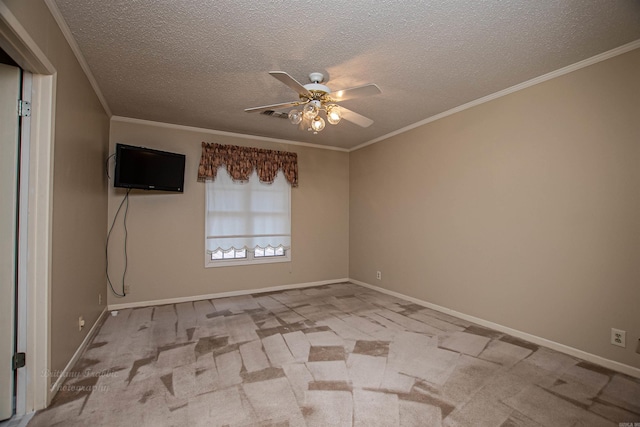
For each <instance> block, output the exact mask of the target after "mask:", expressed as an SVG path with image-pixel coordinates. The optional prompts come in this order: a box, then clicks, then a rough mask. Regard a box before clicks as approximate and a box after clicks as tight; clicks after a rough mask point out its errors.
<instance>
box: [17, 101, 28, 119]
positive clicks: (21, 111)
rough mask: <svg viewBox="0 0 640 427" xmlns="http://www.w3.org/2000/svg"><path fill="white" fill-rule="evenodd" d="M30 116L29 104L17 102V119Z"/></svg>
mask: <svg viewBox="0 0 640 427" xmlns="http://www.w3.org/2000/svg"><path fill="white" fill-rule="evenodd" d="M30 116H31V103H30V102H29V101H23V100H21V99H19V100H18V117H30Z"/></svg>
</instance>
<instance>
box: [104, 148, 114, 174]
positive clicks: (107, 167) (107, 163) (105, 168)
mask: <svg viewBox="0 0 640 427" xmlns="http://www.w3.org/2000/svg"><path fill="white" fill-rule="evenodd" d="M115 155H116V153H113V154H112V155H110V156H109V157H107V160H105V162H104V170H105V172H106V173H107V179H111V176H109V160H110V159H111V158H112V157H115Z"/></svg>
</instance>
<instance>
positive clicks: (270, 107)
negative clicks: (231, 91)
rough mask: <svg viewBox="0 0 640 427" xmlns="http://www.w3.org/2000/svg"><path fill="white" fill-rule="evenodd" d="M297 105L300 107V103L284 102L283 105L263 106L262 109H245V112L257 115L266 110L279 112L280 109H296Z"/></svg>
mask: <svg viewBox="0 0 640 427" xmlns="http://www.w3.org/2000/svg"><path fill="white" fill-rule="evenodd" d="M296 105H300V101H291V102H283V103H281V104H271V105H263V106H261V107H252V108H245V109H244V111H246V112H247V113H256V112H259V111H264V110H277V109H279V108H287V107H295V106H296Z"/></svg>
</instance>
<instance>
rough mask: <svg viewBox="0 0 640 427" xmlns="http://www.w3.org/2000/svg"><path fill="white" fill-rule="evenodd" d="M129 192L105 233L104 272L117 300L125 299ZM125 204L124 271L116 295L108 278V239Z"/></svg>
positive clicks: (128, 191)
mask: <svg viewBox="0 0 640 427" xmlns="http://www.w3.org/2000/svg"><path fill="white" fill-rule="evenodd" d="M130 192H131V189H130V188H129V189H127V193H126V194H125V195H124V198H123V199H122V201H121V202H120V206H118V210H117V211H116V215H115V216H114V217H113V222H112V223H111V227H109V232H108V233H107V244H106V249H105V255H106V271H107V283H109V287H110V288H111V292H113V294H114V295H115V296H117V297H118V298H123V297H126V296H127V294H126V293H125V291H124V288H125V276H126V274H127V263H128V262H127V234H128V232H127V214H128V213H129V193H130ZM125 202H126V207H125V210H124V271H123V273H122V293H121V294H120V293H118V292H116V290H115V289H114V288H113V283H111V278H110V277H109V239H110V237H111V232H112V231H113V227H114V226H115V225H116V219H118V215H119V214H120V210H121V209H122V206H123V205H124V204H125Z"/></svg>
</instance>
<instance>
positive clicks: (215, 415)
mask: <svg viewBox="0 0 640 427" xmlns="http://www.w3.org/2000/svg"><path fill="white" fill-rule="evenodd" d="M634 422H638V423H640V380H638V379H634V378H631V377H629V376H626V375H623V374H619V373H615V372H612V371H610V370H608V369H605V368H602V367H599V366H596V365H593V364H591V363H587V362H584V361H581V360H579V359H576V358H573V357H570V356H567V355H565V354H562V353H558V352H555V351H552V350H550V349H547V348H544V347H538V346H537V345H534V344H531V343H529V342H525V341H522V340H519V339H516V338H513V337H511V336H508V335H505V334H503V333H500V332H496V331H493V330H489V329H485V328H483V327H480V326H477V325H474V324H471V323H469V322H466V321H463V320H460V319H457V318H454V317H451V316H448V315H445V314H442V313H439V312H436V311H433V310H430V309H427V308H424V307H421V306H418V305H415V304H412V303H410V302H407V301H404V300H401V299H398V298H394V297H390V296H387V295H385V294H381V293H379V292H376V291H372V290H369V289H366V288H362V287H360V286H357V285H354V284H349V283H345V284H336V285H327V286H321V287H315V288H306V289H301V290H291V291H284V292H274V293H269V294H256V295H254V296H242V297H233V298H222V299H214V300H204V301H197V302H193V303H192V302H188V303H182V304H171V305H163V306H156V307H148V308H138V309H129V310H122V311H120V313H119V314H118V315H117V316H115V317H112V316H109V317H108V318H107V319H106V321H105V323H104V324H103V325H102V327H101V328H100V330H99V332H98V333H97V335H96V337H95V338H94V340H93V342H92V343H91V345H90V346H89V347H88V349H87V350H86V352H85V354H84V355H83V356H82V358H81V360H80V361H79V362H78V365H77V366H76V367H75V369H74V373H73V374H71V375H70V376H69V378H68V379H67V381H66V382H65V384H64V386H63V388H62V390H60V391H59V392H58V394H57V396H56V398H55V399H54V402H53V403H52V405H51V406H50V408H48V409H47V410H44V411H41V412H39V413H37V414H36V416H35V417H34V418H33V419H32V420H31V422H30V424H29V426H30V427H38V426H51V425H55V426H134V427H141V426H265V427H266V426H304V425H308V426H352V425H353V426H441V425H442V426H505V427H507V426H608V425H611V426H618V425H619V423H631V425H633V423H634Z"/></svg>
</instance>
